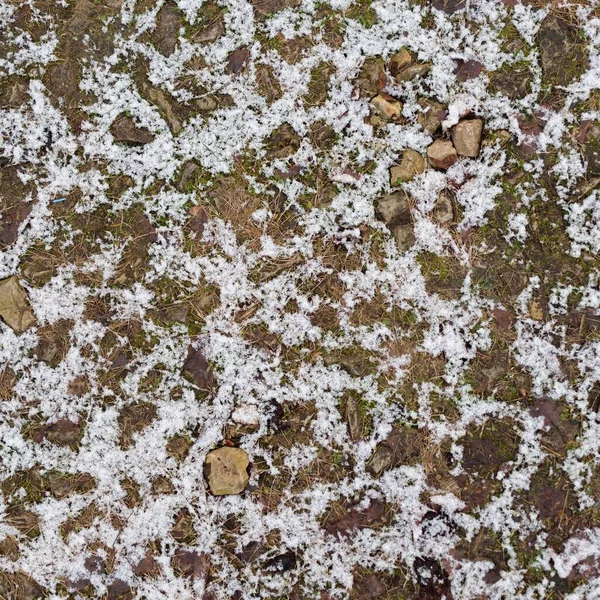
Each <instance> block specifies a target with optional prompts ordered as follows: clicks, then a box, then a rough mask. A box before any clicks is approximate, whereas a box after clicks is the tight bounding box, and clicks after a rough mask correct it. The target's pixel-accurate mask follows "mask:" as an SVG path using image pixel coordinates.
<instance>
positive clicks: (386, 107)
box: [371, 92, 402, 121]
mask: <svg viewBox="0 0 600 600" xmlns="http://www.w3.org/2000/svg"><path fill="white" fill-rule="evenodd" d="M371 106H372V107H373V108H374V109H375V110H376V111H377V113H378V114H379V116H380V117H383V118H384V119H385V120H390V121H397V120H398V119H400V117H401V116H402V104H401V103H400V102H399V101H398V100H396V99H395V98H393V97H392V96H390V95H388V94H385V93H384V92H381V93H379V94H377V96H375V97H374V98H373V99H372V100H371Z"/></svg>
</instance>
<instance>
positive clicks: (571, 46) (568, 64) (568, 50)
mask: <svg viewBox="0 0 600 600" xmlns="http://www.w3.org/2000/svg"><path fill="white" fill-rule="evenodd" d="M537 42H538V44H539V47H540V60H541V63H542V73H543V75H544V79H545V80H546V81H547V82H548V83H549V84H551V85H569V83H571V81H573V80H574V79H575V78H576V77H577V76H579V75H580V74H581V73H582V71H583V70H584V69H585V61H586V52H585V42H584V41H583V40H582V39H581V38H580V35H579V32H578V30H577V28H576V27H575V26H573V25H571V23H569V22H568V21H566V20H565V19H562V18H561V17H559V16H557V15H556V14H555V13H554V12H552V11H551V12H550V13H549V14H548V16H547V17H546V18H545V19H544V20H543V21H542V24H541V26H540V29H539V31H538V34H537Z"/></svg>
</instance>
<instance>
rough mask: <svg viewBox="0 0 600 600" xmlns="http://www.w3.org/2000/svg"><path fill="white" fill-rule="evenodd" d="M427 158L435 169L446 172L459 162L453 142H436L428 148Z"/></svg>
mask: <svg viewBox="0 0 600 600" xmlns="http://www.w3.org/2000/svg"><path fill="white" fill-rule="evenodd" d="M427 157H428V158H429V162H430V163H431V164H432V165H433V166H434V167H437V168H438V169H444V170H445V169H448V168H450V167H451V166H452V165H453V164H454V163H455V162H456V161H457V160H458V155H457V154H456V150H455V149H454V146H453V145H452V142H450V141H448V140H435V142H433V144H431V146H429V148H427Z"/></svg>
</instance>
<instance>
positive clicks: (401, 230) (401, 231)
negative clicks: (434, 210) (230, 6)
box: [392, 223, 415, 252]
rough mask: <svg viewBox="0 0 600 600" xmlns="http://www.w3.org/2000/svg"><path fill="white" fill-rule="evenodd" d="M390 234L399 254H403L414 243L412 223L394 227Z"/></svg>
mask: <svg viewBox="0 0 600 600" xmlns="http://www.w3.org/2000/svg"><path fill="white" fill-rule="evenodd" d="M392 233H393V234H394V239H395V240H396V245H397V246H398V249H399V250H400V251H401V252H405V251H406V250H408V249H409V248H410V247H411V246H412V245H413V244H414V243H415V232H414V229H413V226H412V223H403V224H402V225H397V226H396V227H394V229H393V231H392Z"/></svg>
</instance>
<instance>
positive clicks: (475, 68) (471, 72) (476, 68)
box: [454, 59, 483, 82]
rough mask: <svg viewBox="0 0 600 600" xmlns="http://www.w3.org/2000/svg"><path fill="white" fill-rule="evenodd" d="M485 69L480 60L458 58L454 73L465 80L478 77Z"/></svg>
mask: <svg viewBox="0 0 600 600" xmlns="http://www.w3.org/2000/svg"><path fill="white" fill-rule="evenodd" d="M482 70H483V65H482V64H481V63H480V62H479V61H478V60H460V59H459V60H457V61H456V68H455V69H454V74H455V75H456V79H458V80H459V81H462V82H465V81H470V80H471V79H475V77H478V76H479V74H480V73H481V71H482Z"/></svg>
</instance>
